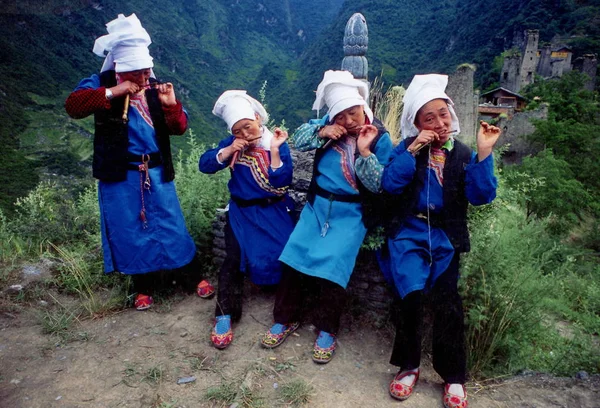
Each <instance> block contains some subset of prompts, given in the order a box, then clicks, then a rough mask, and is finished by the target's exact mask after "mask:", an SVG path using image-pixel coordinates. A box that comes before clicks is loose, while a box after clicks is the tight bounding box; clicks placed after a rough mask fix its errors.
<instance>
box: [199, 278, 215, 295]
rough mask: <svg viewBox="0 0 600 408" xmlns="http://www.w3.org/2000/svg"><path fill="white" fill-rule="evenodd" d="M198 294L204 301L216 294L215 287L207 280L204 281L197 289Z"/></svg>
mask: <svg viewBox="0 0 600 408" xmlns="http://www.w3.org/2000/svg"><path fill="white" fill-rule="evenodd" d="M196 293H197V294H198V296H200V297H201V298H202V299H208V298H209V297H211V296H212V295H214V294H215V287H214V286H213V285H211V284H210V283H209V282H208V281H207V280H203V281H202V282H200V283H199V284H198V286H197V287H196Z"/></svg>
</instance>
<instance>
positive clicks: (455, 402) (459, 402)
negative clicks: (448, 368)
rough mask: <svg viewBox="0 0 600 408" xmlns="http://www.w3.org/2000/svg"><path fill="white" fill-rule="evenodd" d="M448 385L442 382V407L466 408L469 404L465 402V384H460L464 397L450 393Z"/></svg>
mask: <svg viewBox="0 0 600 408" xmlns="http://www.w3.org/2000/svg"><path fill="white" fill-rule="evenodd" d="M450 385H451V384H447V383H446V384H444V399H443V401H444V408H467V407H468V406H469V404H468V403H467V390H466V389H465V386H464V385H462V384H460V385H461V386H462V389H463V393H464V394H465V396H464V397H461V396H458V395H456V394H452V393H450Z"/></svg>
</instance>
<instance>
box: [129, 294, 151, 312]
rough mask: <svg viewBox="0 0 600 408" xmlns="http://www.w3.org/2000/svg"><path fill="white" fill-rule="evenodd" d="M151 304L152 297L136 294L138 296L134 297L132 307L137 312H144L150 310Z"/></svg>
mask: <svg viewBox="0 0 600 408" xmlns="http://www.w3.org/2000/svg"><path fill="white" fill-rule="evenodd" d="M153 303H154V299H152V296H148V295H143V294H141V293H138V295H137V296H136V297H135V302H133V305H134V306H135V308H136V309H137V310H146V309H150V306H152V304H153Z"/></svg>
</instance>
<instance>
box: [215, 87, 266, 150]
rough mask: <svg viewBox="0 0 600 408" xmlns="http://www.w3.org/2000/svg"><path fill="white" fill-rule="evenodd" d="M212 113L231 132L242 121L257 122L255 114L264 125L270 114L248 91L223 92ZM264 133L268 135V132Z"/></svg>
mask: <svg viewBox="0 0 600 408" xmlns="http://www.w3.org/2000/svg"><path fill="white" fill-rule="evenodd" d="M212 113H213V115H215V116H218V117H219V118H221V119H223V120H224V121H225V123H227V130H229V131H230V132H231V128H232V127H233V125H235V124H236V123H237V122H239V121H240V120H242V119H250V120H256V116H255V114H258V116H259V117H260V119H261V122H262V124H263V125H264V124H266V123H267V122H268V121H269V114H268V113H267V111H266V110H265V108H264V106H262V104H261V103H260V102H259V101H257V100H256V99H254V98H253V97H251V96H250V95H248V94H247V93H246V91H225V92H223V94H222V95H221V96H219V99H217V102H215V107H214V108H213V110H212ZM265 130H266V128H265ZM264 133H265V134H266V133H267V132H264ZM269 134H270V132H269ZM267 136H268V135H267ZM271 137H272V135H271ZM263 138H264V135H263ZM268 142H269V144H267V146H269V145H270V140H269V141H268Z"/></svg>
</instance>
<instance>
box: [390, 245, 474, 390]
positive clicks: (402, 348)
mask: <svg viewBox="0 0 600 408" xmlns="http://www.w3.org/2000/svg"><path fill="white" fill-rule="evenodd" d="M459 261H460V255H459V254H455V255H454V258H453V259H452V261H451V262H450V266H449V267H448V269H447V270H446V271H445V272H444V273H443V274H442V275H440V277H438V279H437V280H436V282H435V284H434V285H433V289H432V291H431V294H430V296H427V297H429V298H430V301H431V306H432V311H433V333H432V338H433V339H432V343H433V344H432V346H433V347H432V349H433V368H434V369H435V370H436V371H437V373H438V374H439V375H440V376H441V377H442V378H443V379H444V381H445V382H446V383H450V384H464V383H465V381H466V371H467V367H466V366H467V359H466V349H465V324H464V313H463V307H462V299H461V298H460V296H459V294H458V266H459ZM425 298H426V296H424V294H423V291H420V290H419V291H414V292H411V293H409V294H408V295H406V296H405V297H404V299H401V300H399V301H398V304H399V310H397V312H398V313H397V321H396V338H395V340H394V349H393V351H392V357H391V359H390V363H391V364H393V365H396V366H399V367H401V369H402V370H410V369H413V368H417V367H419V365H420V363H421V340H422V327H421V322H422V319H423V302H424V300H425Z"/></svg>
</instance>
